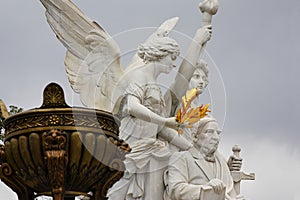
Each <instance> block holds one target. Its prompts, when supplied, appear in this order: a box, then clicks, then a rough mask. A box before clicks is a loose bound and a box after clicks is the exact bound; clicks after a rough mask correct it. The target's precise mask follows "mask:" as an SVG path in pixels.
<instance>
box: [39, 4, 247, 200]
mask: <svg viewBox="0 0 300 200" xmlns="http://www.w3.org/2000/svg"><path fill="white" fill-rule="evenodd" d="M41 2H42V4H43V5H44V7H45V8H46V17H47V21H48V23H49V24H50V26H51V28H52V29H53V31H54V32H55V34H56V36H57V38H58V39H59V40H60V41H61V42H62V44H63V45H64V46H65V47H66V48H67V54H66V58H65V66H66V71H67V74H68V78H69V82H70V85H71V87H72V89H73V90H74V92H76V93H79V94H80V99H81V102H82V103H83V105H85V106H87V107H89V108H95V109H101V110H106V111H109V112H112V113H114V114H115V115H116V116H118V117H119V118H120V120H121V125H120V135H119V137H120V138H121V139H123V140H124V141H125V142H126V143H128V144H129V145H130V147H131V149H132V150H131V152H130V153H128V154H127V155H126V159H125V161H124V163H125V167H126V170H125V172H124V176H123V177H122V178H121V179H120V180H119V181H118V182H116V183H115V184H114V185H113V187H112V188H110V190H109V192H108V194H107V197H108V199H110V200H120V199H128V200H129V199H130V200H131V199H136V200H163V199H174V200H175V199H176V200H177V199H189V200H192V199H195V200H196V199H198V200H199V199H200V200H208V199H210V200H212V199H215V200H221V199H222V200H224V199H228V200H234V199H240V200H241V199H244V197H242V196H241V195H240V194H239V187H235V185H234V184H235V182H234V180H233V177H232V173H231V172H232V171H236V172H239V171H240V169H241V164H242V159H241V158H239V157H238V156H237V155H232V156H231V157H230V159H229V161H228V162H227V161H225V159H224V158H223V156H222V155H221V154H220V153H219V152H218V150H217V149H218V144H219V140H220V133H221V130H220V127H219V125H218V122H217V121H216V120H215V119H214V118H213V117H212V116H206V117H203V118H201V119H200V118H199V120H198V121H197V122H196V123H194V124H193V126H187V124H184V123H180V122H179V121H178V120H177V119H176V117H174V116H175V115H176V113H177V111H178V109H180V107H181V106H182V105H181V104H180V99H181V97H182V96H184V95H185V94H186V91H188V90H190V89H193V88H194V89H196V95H197V97H196V98H195V99H194V100H193V101H192V102H191V105H190V107H192V108H195V107H197V106H199V98H198V97H199V96H200V95H201V94H202V92H203V91H204V89H205V88H206V86H207V85H208V71H209V69H208V66H207V63H206V62H205V61H204V60H202V59H201V55H202V53H203V51H204V48H205V45H206V44H207V42H208V41H209V40H210V38H211V34H212V25H211V19H212V16H213V15H214V14H216V12H217V10H218V2H217V0H205V1H204V2H202V3H201V4H200V10H201V11H202V13H203V14H202V18H203V19H202V21H203V23H202V27H201V28H200V29H198V30H197V31H196V33H195V36H194V38H193V40H192V42H191V44H190V46H189V47H188V50H187V53H186V55H185V56H184V59H183V61H182V62H181V64H180V66H179V69H178V72H177V75H176V77H175V79H174V80H173V83H172V85H171V87H170V88H169V89H168V90H167V91H166V93H165V94H163V93H162V90H161V88H160V86H159V84H158V83H157V78H158V76H159V75H160V74H161V73H166V74H168V73H169V72H170V71H171V70H172V69H173V68H174V67H176V66H175V63H176V59H177V57H178V56H179V55H180V51H179V45H178V43H177V42H176V41H175V40H174V39H172V38H170V37H169V33H170V32H171V31H172V30H173V28H174V26H175V25H176V23H177V21H178V18H172V19H169V20H167V21H165V22H164V23H162V24H161V26H160V27H159V28H158V29H157V30H156V31H155V32H154V33H153V34H152V35H151V36H150V37H149V38H148V39H147V40H146V41H145V42H144V43H143V44H141V45H139V47H138V48H137V52H136V54H135V55H134V57H133V59H132V61H131V62H130V64H129V66H128V67H127V68H126V69H125V70H123V68H122V67H121V66H120V57H121V56H120V50H119V47H118V45H117V44H116V42H115V41H114V39H113V38H112V37H111V36H110V35H109V34H108V33H107V32H106V31H105V30H104V29H103V28H102V27H101V26H100V25H99V24H97V23H96V22H94V21H92V20H90V19H89V18H88V17H86V16H85V15H84V14H83V13H82V12H81V11H80V10H79V9H78V8H77V7H76V5H74V4H73V3H72V2H71V1H70V0H41ZM178 129H181V130H182V134H178ZM237 183H238V184H239V182H237Z"/></svg>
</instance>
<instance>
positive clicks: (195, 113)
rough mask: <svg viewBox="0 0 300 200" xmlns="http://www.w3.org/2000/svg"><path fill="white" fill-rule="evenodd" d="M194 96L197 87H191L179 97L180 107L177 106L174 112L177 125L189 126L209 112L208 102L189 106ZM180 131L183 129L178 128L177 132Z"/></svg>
mask: <svg viewBox="0 0 300 200" xmlns="http://www.w3.org/2000/svg"><path fill="white" fill-rule="evenodd" d="M196 97H197V89H196V88H193V89H191V90H188V91H187V92H186V94H185V95H184V96H183V97H182V98H181V102H182V105H181V106H182V108H179V109H178V111H177V114H176V121H177V122H178V123H179V127H186V128H191V127H192V125H193V124H194V123H196V122H198V121H199V120H200V119H201V118H203V117H205V116H207V113H208V112H210V110H209V109H208V107H209V106H210V104H206V105H205V106H203V105H201V106H199V107H197V108H192V107H191V103H192V101H193V100H194V99H195V98H196ZM182 133H183V130H182V129H180V128H179V129H178V134H179V135H181V134H182Z"/></svg>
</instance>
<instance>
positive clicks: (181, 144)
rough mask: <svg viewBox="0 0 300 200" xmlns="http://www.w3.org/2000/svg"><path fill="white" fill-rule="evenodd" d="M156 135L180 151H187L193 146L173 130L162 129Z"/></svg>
mask: <svg viewBox="0 0 300 200" xmlns="http://www.w3.org/2000/svg"><path fill="white" fill-rule="evenodd" d="M158 134H159V136H160V137H162V138H164V139H165V140H167V141H168V142H169V143H171V144H173V145H175V146H176V147H178V148H179V149H180V150H188V149H189V148H191V147H192V146H193V144H192V143H191V142H189V141H188V140H187V139H186V138H185V137H183V136H181V135H179V134H178V133H177V131H175V130H174V129H171V128H168V127H164V128H162V130H161V131H160V132H159V133H158Z"/></svg>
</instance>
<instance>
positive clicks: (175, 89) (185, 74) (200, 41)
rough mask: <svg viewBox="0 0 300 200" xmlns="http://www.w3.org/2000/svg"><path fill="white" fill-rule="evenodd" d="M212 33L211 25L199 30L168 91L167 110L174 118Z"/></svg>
mask: <svg viewBox="0 0 300 200" xmlns="http://www.w3.org/2000/svg"><path fill="white" fill-rule="evenodd" d="M211 33H212V27H211V25H206V26H203V27H202V28H200V29H198V30H197V32H196V34H195V36H194V38H193V40H192V42H191V44H190V46H189V48H188V50H187V53H186V55H185V57H184V59H183V61H182V63H181V65H180V67H179V70H178V73H177V75H176V77H175V82H174V83H173V84H172V85H171V88H170V90H169V91H167V93H166V96H165V98H166V102H167V108H166V110H167V113H169V114H170V116H174V115H173V114H174V113H173V112H174V111H175V110H174V108H176V107H177V106H178V104H179V101H178V99H180V98H181V97H182V96H183V95H184V94H185V92H186V90H187V88H188V85H189V81H190V80H191V78H192V76H193V73H194V71H195V69H196V63H197V62H198V61H199V60H200V56H201V54H202V52H203V51H204V46H205V44H206V42H207V41H209V40H210V38H211Z"/></svg>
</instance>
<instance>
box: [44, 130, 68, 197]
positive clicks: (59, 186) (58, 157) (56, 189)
mask: <svg viewBox="0 0 300 200" xmlns="http://www.w3.org/2000/svg"><path fill="white" fill-rule="evenodd" d="M66 143H67V136H66V134H65V133H62V132H61V131H59V130H57V129H53V130H51V131H49V132H47V133H44V134H43V145H44V147H45V152H44V155H45V161H46V164H47V168H48V177H49V180H50V183H51V186H52V193H53V195H54V196H59V197H62V196H63V192H64V180H65V168H66V166H67V162H68V154H67V151H66V149H65V148H66Z"/></svg>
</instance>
